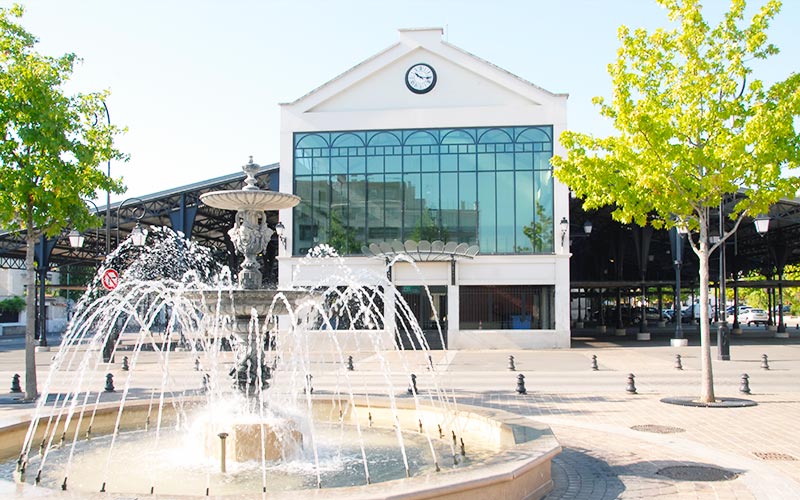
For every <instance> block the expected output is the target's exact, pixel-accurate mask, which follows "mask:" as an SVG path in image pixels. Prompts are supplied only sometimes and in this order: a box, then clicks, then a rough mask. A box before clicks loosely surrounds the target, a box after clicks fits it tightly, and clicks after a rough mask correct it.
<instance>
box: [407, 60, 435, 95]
mask: <svg viewBox="0 0 800 500" xmlns="http://www.w3.org/2000/svg"><path fill="white" fill-rule="evenodd" d="M434 85H436V71H434V70H433V68H432V67H431V66H430V65H428V64H425V63H419V64H415V65H413V66H411V67H410V68H408V71H406V86H407V87H408V90H410V91H411V92H414V93H415V94H424V93H426V92H430V91H431V89H433V87H434Z"/></svg>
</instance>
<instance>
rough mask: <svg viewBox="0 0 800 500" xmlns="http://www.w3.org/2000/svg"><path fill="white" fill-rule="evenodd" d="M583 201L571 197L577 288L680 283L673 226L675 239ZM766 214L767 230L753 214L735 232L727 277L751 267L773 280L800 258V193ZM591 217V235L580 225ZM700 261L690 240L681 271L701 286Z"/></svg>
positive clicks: (728, 247) (715, 257)
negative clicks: (586, 206)
mask: <svg viewBox="0 0 800 500" xmlns="http://www.w3.org/2000/svg"><path fill="white" fill-rule="evenodd" d="M733 204H734V200H733V199H732V198H731V199H729V200H727V202H726V203H724V204H723V207H722V209H723V211H724V213H725V214H728V213H729V212H730V210H731V208H732V207H733ZM581 205H582V201H581V200H579V199H572V200H570V219H571V220H570V221H569V223H570V227H572V228H575V229H573V230H572V231H570V236H571V238H572V239H571V243H572V244H571V247H570V251H571V252H572V258H571V262H570V281H571V286H572V288H573V289H576V288H610V289H614V288H620V287H623V288H636V287H640V286H641V284H642V283H645V284H646V285H647V286H650V287H657V286H666V287H671V286H672V285H673V284H674V283H675V266H674V261H675V255H674V252H675V249H674V239H675V237H674V231H673V236H672V238H671V237H670V232H669V231H666V230H654V229H653V228H652V227H647V228H641V227H639V226H635V225H624V224H620V223H618V222H616V221H614V220H612V218H611V211H612V210H613V209H612V208H609V207H606V208H604V209H601V210H596V211H591V212H586V211H584V210H583V208H582V206H581ZM764 215H767V216H768V217H769V218H770V226H769V231H768V232H767V233H766V234H764V235H759V234H758V232H757V231H756V229H755V225H754V224H753V219H752V218H745V219H744V220H743V221H742V222H741V224H740V225H739V227H738V229H737V231H736V233H735V234H734V235H733V236H731V237H729V238H728V240H727V241H726V244H725V262H726V271H727V272H726V276H727V280H726V282H732V280H733V277H734V276H743V275H745V274H747V273H748V272H750V271H756V272H758V273H759V274H761V275H763V276H765V277H766V278H768V279H778V278H779V276H778V273H777V272H776V269H782V268H783V267H784V266H786V265H789V264H797V263H800V198H795V199H784V200H781V201H780V202H778V203H776V204H775V205H773V206H772V207H771V208H770V211H769V214H764ZM714 219H715V223H714V225H713V226H712V228H711V233H712V234H714V233H716V234H719V225H718V223H717V222H716V219H717V218H716V217H715V218H714ZM586 221H590V222H591V223H592V231H591V233H590V234H589V235H586V234H584V231H583V230H582V229H580V228H581V227H582V226H583V224H584V223H585V222H586ZM725 221H726V222H725V224H726V230H730V229H731V228H732V225H733V223H732V222H731V221H730V220H728V219H727V217H725ZM694 238H695V239H696V238H697V235H694ZM719 254H720V252H719V250H717V251H715V252H713V254H712V255H711V260H710V263H709V275H710V278H711V281H712V282H717V281H718V280H719V270H718V266H719ZM698 266H699V262H698V258H697V256H696V255H695V253H694V252H693V251H692V250H691V249H690V247H689V245H688V243H684V244H683V247H682V254H681V267H680V273H681V280H682V281H683V282H684V283H685V284H686V285H688V286H692V285H694V286H696V285H697V281H698ZM739 284H740V285H741V284H742V282H739ZM784 284H785V285H786V284H788V283H787V282H784ZM771 286H775V284H774V283H773V285H771Z"/></svg>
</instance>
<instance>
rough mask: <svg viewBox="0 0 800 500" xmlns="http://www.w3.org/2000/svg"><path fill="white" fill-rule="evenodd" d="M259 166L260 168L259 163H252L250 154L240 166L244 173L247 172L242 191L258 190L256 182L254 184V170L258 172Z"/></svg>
mask: <svg viewBox="0 0 800 500" xmlns="http://www.w3.org/2000/svg"><path fill="white" fill-rule="evenodd" d="M259 168H261V165H259V164H257V163H253V155H250V160H249V161H248V162H247V165H244V166H243V167H242V170H244V173H246V174H247V178H245V180H244V184H245V186H244V187H243V188H242V190H243V191H260V189H259V188H258V184H256V172H258V169H259Z"/></svg>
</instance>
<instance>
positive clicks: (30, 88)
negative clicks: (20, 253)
mask: <svg viewBox="0 0 800 500" xmlns="http://www.w3.org/2000/svg"><path fill="white" fill-rule="evenodd" d="M22 14H23V9H22V7H21V6H19V5H15V6H13V7H11V8H0V134H2V137H0V227H3V228H4V229H8V230H12V231H21V232H24V233H25V237H26V259H25V266H26V269H28V270H33V268H34V266H33V262H34V257H33V249H34V245H35V244H36V242H37V240H38V238H39V237H40V236H41V235H45V236H50V237H52V236H56V235H58V234H59V233H61V232H62V231H63V229H64V228H65V227H67V226H70V227H73V228H76V229H78V230H82V229H86V228H87V227H90V226H92V225H97V224H98V223H99V221H97V220H95V217H94V216H93V215H92V214H91V213H90V212H89V210H88V208H87V206H86V204H85V202H84V200H85V199H92V198H95V197H96V194H97V191H98V190H103V191H105V190H108V191H112V192H115V193H119V192H122V184H121V182H120V181H119V180H115V179H112V178H110V177H109V176H107V175H106V174H105V173H103V171H102V170H101V169H98V168H97V167H98V165H100V164H101V163H103V162H105V161H108V160H118V161H119V160H126V159H127V158H126V156H125V155H124V154H123V153H121V152H120V151H119V150H117V149H116V148H115V147H114V137H115V136H116V135H118V134H120V133H121V132H122V131H123V130H121V129H119V128H117V127H115V126H113V125H110V124H107V123H106V124H104V123H102V121H101V120H98V119H97V118H98V117H99V116H102V113H103V109H104V102H103V99H104V98H105V97H107V95H108V93H107V92H95V93H89V94H77V95H69V94H67V93H66V92H65V90H64V89H63V85H64V83H65V82H66V81H67V80H68V79H69V77H70V76H71V74H72V71H73V68H74V65H75V63H76V62H77V60H78V59H77V58H76V56H75V55H74V54H65V55H63V56H60V57H51V56H46V55H42V54H39V53H37V52H36V51H35V49H34V47H35V44H36V42H37V40H36V38H35V37H34V36H33V35H32V34H30V33H28V32H27V31H26V30H25V29H24V28H23V27H22V26H21V25H20V24H18V22H17V21H18V20H19V18H21V16H22ZM27 284H28V290H30V291H32V290H34V289H35V274H34V273H33V272H29V273H28V283H27ZM27 302H28V306H27V308H28V310H27V317H26V322H27V331H26V339H27V344H26V391H25V392H26V395H25V397H26V399H33V398H35V397H36V372H35V360H34V354H33V352H34V351H33V347H34V346H33V342H34V340H33V339H34V324H35V321H34V303H35V302H34V294H33V293H28V295H27Z"/></svg>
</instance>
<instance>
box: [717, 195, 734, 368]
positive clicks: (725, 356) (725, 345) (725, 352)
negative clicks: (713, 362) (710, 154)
mask: <svg viewBox="0 0 800 500" xmlns="http://www.w3.org/2000/svg"><path fill="white" fill-rule="evenodd" d="M719 236H720V238H723V237H724V236H725V216H724V214H723V206H722V202H720V204H719ZM725 274H726V270H725V240H721V243H720V245H719V301H717V312H718V313H719V305H720V302H721V303H722V314H721V317H720V319H719V323H718V326H717V359H719V360H721V361H730V359H731V335H730V329H729V328H728V318H727V314H728V301H727V299H726V296H725V293H726V291H725Z"/></svg>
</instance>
